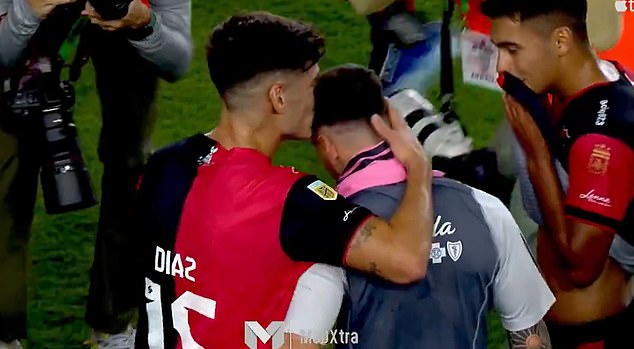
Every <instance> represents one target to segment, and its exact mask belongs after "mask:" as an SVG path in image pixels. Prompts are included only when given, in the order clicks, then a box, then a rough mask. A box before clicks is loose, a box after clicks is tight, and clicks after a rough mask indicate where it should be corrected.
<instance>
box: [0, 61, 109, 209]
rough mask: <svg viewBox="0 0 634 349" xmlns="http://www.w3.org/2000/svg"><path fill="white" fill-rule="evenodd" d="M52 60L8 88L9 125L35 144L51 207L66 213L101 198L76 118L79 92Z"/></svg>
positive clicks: (34, 66)
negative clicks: (90, 171) (86, 159)
mask: <svg viewBox="0 0 634 349" xmlns="http://www.w3.org/2000/svg"><path fill="white" fill-rule="evenodd" d="M53 66H54V64H51V62H50V61H48V59H47V60H43V59H40V60H39V61H38V63H35V64H31V67H30V69H29V71H28V72H27V73H26V74H25V75H23V76H22V78H21V79H20V83H19V87H18V88H16V89H15V90H9V91H8V92H5V94H4V96H3V98H2V99H3V102H4V103H3V104H4V108H5V111H6V112H7V114H8V119H9V120H8V123H9V125H10V126H9V129H10V130H13V131H14V132H15V133H16V134H17V136H18V137H20V138H23V139H25V143H28V144H29V146H30V147H33V149H36V150H37V151H36V153H37V154H38V157H39V161H40V164H41V172H40V180H41V183H42V191H43V196H44V204H45V206H46V212H47V213H49V214H58V213H64V212H69V211H74V210H79V209H84V208H88V207H92V206H94V205H96V204H97V201H96V200H95V196H94V194H93V189H92V185H91V182H90V177H89V174H88V169H87V167H86V165H85V163H84V159H83V156H82V153H81V149H80V146H79V140H78V135H77V127H76V126H75V124H74V122H73V107H74V105H75V92H74V89H73V86H72V85H71V84H70V83H69V82H67V81H61V79H60V78H59V77H60V75H59V72H58V71H56V70H55V69H54V68H53Z"/></svg>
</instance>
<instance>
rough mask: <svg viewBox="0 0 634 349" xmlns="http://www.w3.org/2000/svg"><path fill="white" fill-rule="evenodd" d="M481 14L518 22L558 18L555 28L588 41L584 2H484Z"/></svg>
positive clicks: (571, 0)
mask: <svg viewBox="0 0 634 349" xmlns="http://www.w3.org/2000/svg"><path fill="white" fill-rule="evenodd" d="M480 9H481V11H482V13H483V14H484V15H485V16H487V17H489V18H492V19H494V18H500V17H511V18H518V19H519V20H520V21H525V20H529V19H532V18H536V17H540V16H548V15H557V16H559V18H560V21H558V23H552V24H553V28H555V26H560V25H565V26H568V27H570V29H571V30H572V31H573V33H574V34H575V35H577V36H578V37H579V39H581V40H582V41H587V40H588V32H587V27H586V14H587V12H588V4H587V2H586V0H484V1H483V2H482V4H481V5H480Z"/></svg>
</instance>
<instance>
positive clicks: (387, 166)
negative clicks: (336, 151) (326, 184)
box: [337, 142, 407, 196]
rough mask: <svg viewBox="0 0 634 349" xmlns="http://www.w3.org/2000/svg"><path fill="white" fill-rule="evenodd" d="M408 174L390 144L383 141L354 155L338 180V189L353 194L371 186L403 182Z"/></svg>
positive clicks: (340, 191)
mask: <svg viewBox="0 0 634 349" xmlns="http://www.w3.org/2000/svg"><path fill="white" fill-rule="evenodd" d="M406 176H407V173H406V172H405V168H404V167H403V165H402V164H401V163H400V162H399V161H398V160H397V159H396V158H395V157H394V154H393V153H392V150H391V149H390V147H389V146H388V144H387V143H385V142H381V143H378V144H376V145H374V146H372V147H369V148H367V149H364V150H362V151H360V152H359V153H358V154H357V155H355V156H354V157H352V159H351V160H350V161H349V162H348V164H347V165H346V167H345V169H344V171H343V174H342V175H341V177H340V178H339V180H338V181H337V191H338V192H339V193H340V194H341V195H343V196H351V195H354V194H355V193H358V192H359V191H362V190H365V189H368V188H371V187H377V186H383V185H390V184H395V183H400V182H403V181H405V179H406Z"/></svg>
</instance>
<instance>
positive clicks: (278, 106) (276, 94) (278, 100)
mask: <svg viewBox="0 0 634 349" xmlns="http://www.w3.org/2000/svg"><path fill="white" fill-rule="evenodd" d="M284 87H285V86H284V84H283V83H281V82H275V83H273V84H272V85H271V86H270V87H269V91H268V94H267V95H268V98H269V102H270V103H271V106H272V108H273V114H284V112H285V110H286V107H287V100H286V96H285V95H284V93H285V91H284V90H285V88H284Z"/></svg>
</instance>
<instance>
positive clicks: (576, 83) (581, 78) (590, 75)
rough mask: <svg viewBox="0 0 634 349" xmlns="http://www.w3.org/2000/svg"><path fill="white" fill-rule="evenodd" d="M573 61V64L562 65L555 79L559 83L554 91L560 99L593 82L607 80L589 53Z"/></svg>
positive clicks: (565, 98)
mask: <svg viewBox="0 0 634 349" xmlns="http://www.w3.org/2000/svg"><path fill="white" fill-rule="evenodd" d="M575 61H576V62H574V63H575V64H567V65H564V67H563V68H562V70H561V73H560V75H559V77H558V79H557V81H558V82H559V83H558V84H557V87H556V88H555V91H554V92H555V94H556V95H557V97H559V98H560V99H563V100H568V99H570V98H571V97H573V96H575V95H576V94H578V93H579V92H581V91H582V90H583V89H586V88H588V87H589V86H591V85H593V84H596V83H600V82H606V81H608V80H607V79H606V78H605V76H604V75H603V73H602V72H601V69H600V68H599V66H598V64H597V61H596V60H595V59H594V58H593V57H592V56H591V55H589V56H587V57H586V56H584V57H579V58H577V59H575Z"/></svg>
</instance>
